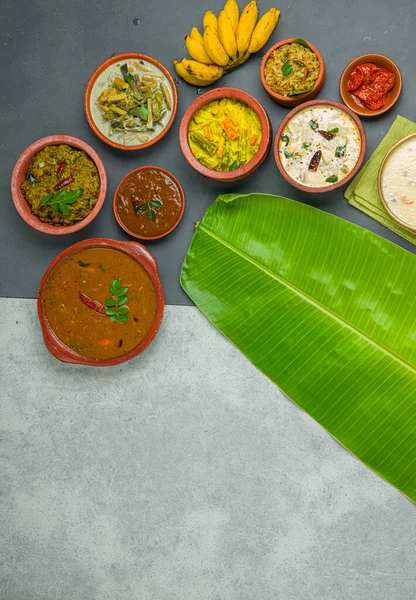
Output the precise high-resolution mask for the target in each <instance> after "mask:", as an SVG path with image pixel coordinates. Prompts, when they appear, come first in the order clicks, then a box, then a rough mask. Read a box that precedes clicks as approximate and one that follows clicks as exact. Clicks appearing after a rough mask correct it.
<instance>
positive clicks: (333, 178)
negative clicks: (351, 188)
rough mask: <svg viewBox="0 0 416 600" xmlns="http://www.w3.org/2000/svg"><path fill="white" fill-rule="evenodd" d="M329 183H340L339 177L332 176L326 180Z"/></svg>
mask: <svg viewBox="0 0 416 600" xmlns="http://www.w3.org/2000/svg"><path fill="white" fill-rule="evenodd" d="M325 181H326V182H327V183H336V182H337V181H338V177H337V176H336V175H330V176H329V177H327V178H326V179H325Z"/></svg>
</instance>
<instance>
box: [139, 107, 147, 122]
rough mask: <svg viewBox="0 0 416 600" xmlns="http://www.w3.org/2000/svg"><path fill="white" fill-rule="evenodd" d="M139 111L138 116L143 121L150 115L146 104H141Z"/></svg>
mask: <svg viewBox="0 0 416 600" xmlns="http://www.w3.org/2000/svg"><path fill="white" fill-rule="evenodd" d="M137 112H138V116H139V117H140V118H141V120H142V121H147V117H148V116H149V111H148V110H147V108H145V107H144V106H139V108H138V110H137Z"/></svg>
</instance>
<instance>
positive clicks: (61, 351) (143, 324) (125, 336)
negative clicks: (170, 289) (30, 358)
mask: <svg viewBox="0 0 416 600" xmlns="http://www.w3.org/2000/svg"><path fill="white" fill-rule="evenodd" d="M163 310H164V296H163V289H162V284H161V282H160V278H159V273H158V267H157V263H156V261H155V259H154V258H153V256H152V254H151V253H150V252H149V251H148V250H147V249H146V248H144V246H142V245H141V244H139V243H137V242H127V241H126V242H120V241H117V240H109V239H104V238H95V239H90V240H85V241H82V242H79V243H77V244H74V245H73V246H70V247H69V248H67V249H66V250H64V251H63V252H61V253H60V254H59V255H58V256H57V257H56V258H55V259H54V260H53V261H52V263H51V264H50V265H49V267H48V269H47V271H46V273H45V275H44V276H43V279H42V281H41V284H40V287H39V293H38V316H39V320H40V325H41V328H42V334H43V339H44V342H45V345H46V347H47V348H48V350H49V352H51V354H53V356H55V358H57V359H58V360H60V361H62V362H66V363H74V364H81V365H87V366H94V367H97V366H113V365H119V364H121V363H124V362H126V361H128V360H131V359H132V358H134V357H136V356H137V355H138V354H140V353H141V352H143V350H145V349H146V348H147V346H148V345H149V344H150V342H151V341H152V340H153V338H154V337H155V335H156V333H157V331H158V329H159V326H160V323H161V321H162V317H163Z"/></svg>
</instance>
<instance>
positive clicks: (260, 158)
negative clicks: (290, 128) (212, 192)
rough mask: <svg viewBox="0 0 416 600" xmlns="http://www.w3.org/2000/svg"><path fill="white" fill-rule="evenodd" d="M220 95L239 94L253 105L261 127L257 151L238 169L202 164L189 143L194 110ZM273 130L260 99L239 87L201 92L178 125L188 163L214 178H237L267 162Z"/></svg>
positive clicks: (230, 95)
mask: <svg viewBox="0 0 416 600" xmlns="http://www.w3.org/2000/svg"><path fill="white" fill-rule="evenodd" d="M219 98H236V99H237V100H240V101H241V102H244V103H245V104H248V106H250V108H252V109H253V110H254V111H255V112H256V114H257V116H258V117H259V119H260V124H261V128H262V139H261V142H260V146H259V149H258V150H257V152H256V154H255V155H254V156H253V158H252V159H251V160H250V161H249V162H248V163H246V164H245V165H243V166H242V167H239V168H238V169H235V170H234V171H214V170H213V169H208V168H207V167H204V165H201V163H200V162H198V161H197V159H196V158H195V156H194V155H193V154H192V150H191V148H190V147H189V144H188V128H189V125H190V123H191V121H192V117H193V116H194V114H195V112H196V111H197V110H198V109H199V108H201V106H203V105H204V104H207V103H208V102H211V101H212V100H218V99H219ZM271 132H272V129H271V124H270V119H269V116H268V114H267V112H266V111H265V109H264V108H263V107H262V105H261V104H260V102H259V101H258V100H256V98H254V96H252V95H251V94H249V93H247V92H244V91H243V90H240V89H238V88H232V87H223V88H216V89H214V90H210V91H209V92H205V93H204V94H202V95H201V96H199V98H197V99H196V100H194V102H192V104H191V105H190V106H189V107H188V109H187V110H186V112H185V114H184V116H183V117H182V121H181V124H180V127H179V144H180V146H181V150H182V154H183V155H184V157H185V159H186V160H187V162H188V164H189V165H190V166H191V167H193V169H195V171H197V172H198V173H200V174H201V175H204V176H205V177H208V179H215V180H216V181H235V180H237V179H242V178H243V177H246V176H247V175H249V174H250V173H252V172H253V171H255V170H256V169H257V168H258V167H259V166H260V165H261V164H262V163H263V162H264V160H265V159H266V157H267V154H268V151H269V149H270V142H271Z"/></svg>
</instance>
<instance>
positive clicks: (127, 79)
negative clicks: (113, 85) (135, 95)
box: [123, 73, 134, 83]
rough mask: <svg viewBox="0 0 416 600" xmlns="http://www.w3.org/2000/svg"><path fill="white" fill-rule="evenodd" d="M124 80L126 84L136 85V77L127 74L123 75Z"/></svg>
mask: <svg viewBox="0 0 416 600" xmlns="http://www.w3.org/2000/svg"><path fill="white" fill-rule="evenodd" d="M123 79H124V81H125V82H126V83H134V77H133V75H132V74H131V73H127V74H126V75H123Z"/></svg>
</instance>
